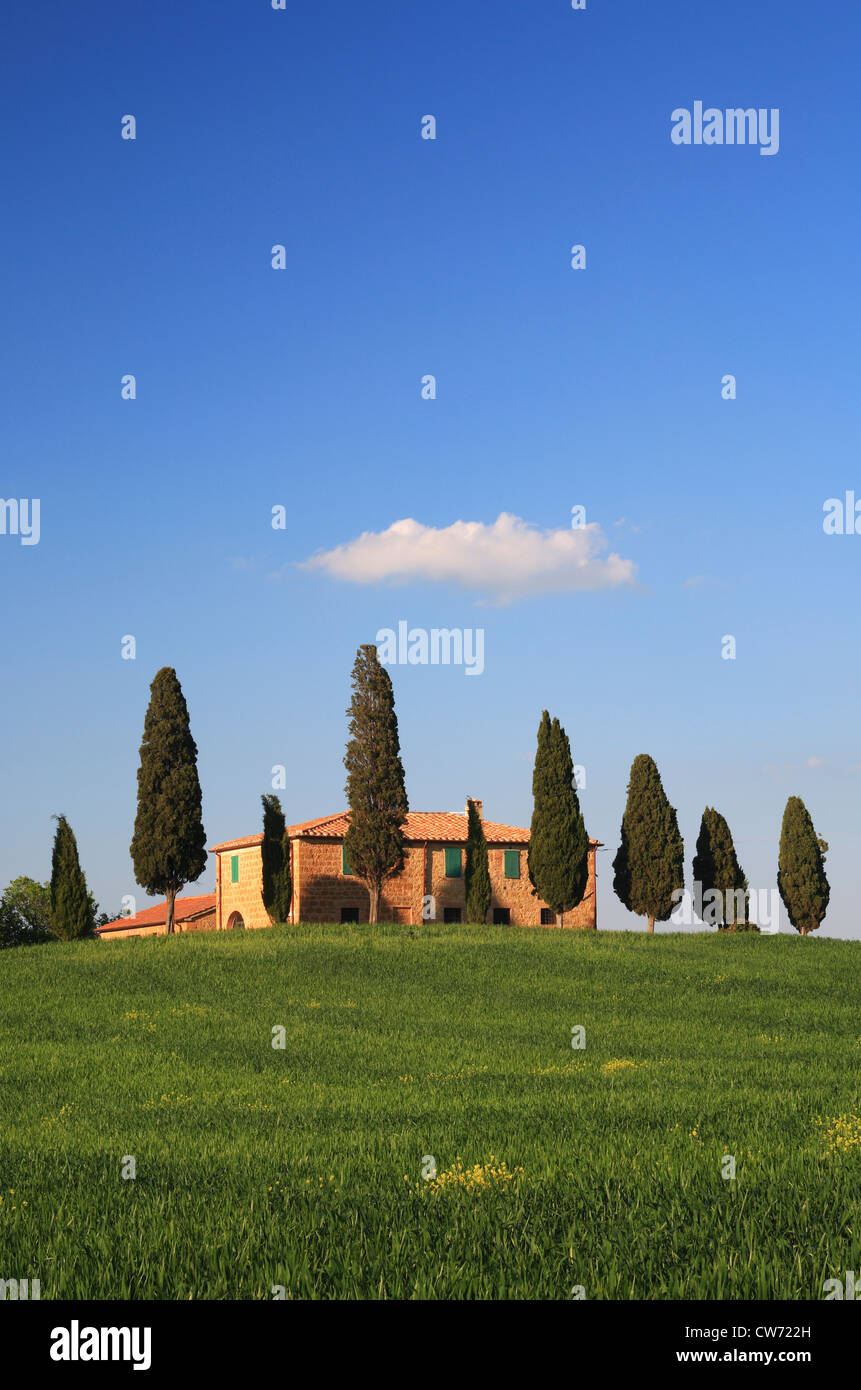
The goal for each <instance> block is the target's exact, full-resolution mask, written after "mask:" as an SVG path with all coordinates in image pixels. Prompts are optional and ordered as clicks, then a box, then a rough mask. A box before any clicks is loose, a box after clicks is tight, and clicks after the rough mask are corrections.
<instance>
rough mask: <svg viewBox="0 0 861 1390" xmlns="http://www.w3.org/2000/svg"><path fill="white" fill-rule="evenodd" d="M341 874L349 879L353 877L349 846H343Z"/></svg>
mask: <svg viewBox="0 0 861 1390" xmlns="http://www.w3.org/2000/svg"><path fill="white" fill-rule="evenodd" d="M341 873H342V874H345V875H346V876H347V877H348V878H350V877H352V874H353V870H352V869H351V868H350V861H349V860H348V858H347V846H346V845H342V846H341Z"/></svg>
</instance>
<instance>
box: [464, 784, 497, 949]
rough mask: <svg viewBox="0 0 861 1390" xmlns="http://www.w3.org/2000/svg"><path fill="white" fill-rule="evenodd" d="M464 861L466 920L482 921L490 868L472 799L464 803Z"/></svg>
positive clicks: (488, 895)
mask: <svg viewBox="0 0 861 1390" xmlns="http://www.w3.org/2000/svg"><path fill="white" fill-rule="evenodd" d="M466 808H467V811H466V863H465V865H464V871H463V886H464V890H465V892H466V920H467V921H468V922H484V921H486V920H487V912H488V909H489V907H490V897H491V888H490V869H489V867H488V862H487V840H486V839H485V838H484V826H483V825H482V823H481V816H480V815H479V813H478V807H477V806H476V804H475V802H474V801H468V802H467V803H466Z"/></svg>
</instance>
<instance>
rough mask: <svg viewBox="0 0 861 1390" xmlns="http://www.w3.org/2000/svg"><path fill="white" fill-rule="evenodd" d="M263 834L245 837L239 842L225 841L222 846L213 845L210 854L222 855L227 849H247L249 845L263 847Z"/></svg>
mask: <svg viewBox="0 0 861 1390" xmlns="http://www.w3.org/2000/svg"><path fill="white" fill-rule="evenodd" d="M262 844H263V832H262V831H261V832H260V834H259V835H243V836H241V837H240V838H239V839H238V840H224V841H223V842H222V843H221V844H220V845H213V846H212V849H211V850H210V851H209V853H210V854H221V853H222V851H224V850H227V849H247V848H248V847H249V845H262Z"/></svg>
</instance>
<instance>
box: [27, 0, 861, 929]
mask: <svg viewBox="0 0 861 1390" xmlns="http://www.w3.org/2000/svg"><path fill="white" fill-rule="evenodd" d="M4 37H5V45H4V46H5V49H6V55H5V56H6V63H5V75H4V82H3V95H2V107H3V129H4V136H5V138H4V140H3V152H2V162H3V163H2V175H3V186H4V193H5V203H6V208H7V215H6V217H5V218H4V225H3V230H2V234H0V235H2V237H3V241H4V247H3V261H4V267H5V272H6V273H5V277H4V279H5V293H4V299H5V314H4V319H5V333H4V335H3V342H2V349H0V351H2V371H0V393H2V397H3V399H2V458H3V467H2V487H0V492H2V495H3V497H4V498H10V497H15V498H39V499H40V503H41V533H40V539H39V543H38V545H33V546H24V545H21V544H20V543H19V539H18V538H17V537H14V536H10V535H0V582H2V586H3V588H2V591H3V595H4V604H3V635H4V648H5V653H6V665H5V680H4V682H3V689H2V697H0V698H2V709H3V729H4V734H5V739H4V758H3V773H4V775H3V792H4V794H3V796H2V799H0V885H2V884H5V883H6V882H7V881H8V880H9V879H10V878H12V877H14V876H15V875H17V874H20V873H26V874H29V875H32V876H33V877H37V878H40V879H41V878H46V877H47V876H48V873H49V868H50V844H51V837H52V831H53V825H52V822H51V815H52V813H54V812H63V813H65V814H66V815H67V816H68V817H69V819H70V821H71V823H72V825H73V827H74V829H75V831H76V833H77V836H78V842H79V848H80V851H81V858H82V862H83V864H84V868H85V871H86V873H87V875H88V879H89V881H90V883H91V886H92V887H93V890H94V892H95V894H96V897H97V898H98V900H99V902H100V903H101V904H102V905H103V906H105V907H106V908H107V909H108V910H112V911H113V910H117V909H118V907H119V901H120V898H121V896H122V895H123V894H126V893H134V892H137V895H138V900H139V904H140V903H142V902H143V899H144V895H143V893H142V891H141V890H139V889H137V890H136V889H135V885H134V882H133V875H132V868H131V861H130V858H129V853H128V845H129V842H130V839H131V834H132V827H133V821H134V812H135V794H136V781H135V774H136V768H137V754H138V747H139V743H140V737H141V732H142V728H143V718H144V713H145V709H146V704H147V699H148V690H149V683H150V681H151V680H152V677H153V675H154V674H155V672H156V671H157V670H158V668H159V667H161V666H163V665H172V666H175V667H176V670H177V672H178V675H179V677H180V680H181V682H182V685H183V688H184V690H185V693H186V697H187V699H188V703H189V707H190V711H191V716H192V727H193V732H194V735H195V738H196V739H197V742H198V746H199V751H200V772H201V780H202V785H203V792H204V823H205V826H206V830H207V835H208V838H209V842H210V844H214V843H216V842H217V841H218V840H220V839H225V838H229V837H232V836H236V835H242V834H248V833H251V832H253V831H254V830H256V829H257V828H258V824H259V812H260V801H259V798H260V795H261V793H262V792H265V791H268V790H269V789H270V776H271V768H272V766H273V765H275V764H284V765H285V766H286V769H287V790H286V792H284V793H282V801H283V803H284V806H285V811H286V813H287V816H288V819H290V820H301V819H307V818H310V817H312V816H315V815H322V814H324V813H326V812H330V811H333V810H337V809H340V808H341V807H342V806H343V804H344V793H343V785H344V770H343V765H342V757H343V749H344V741H345V736H346V720H345V715H344V711H345V709H346V705H347V702H348V699H349V674H350V669H351V666H352V661H353V657H354V655H355V650H356V647H357V646H358V645H359V644H360V643H363V642H369V641H373V640H374V639H375V636H376V634H377V632H378V631H379V630H381V629H382V628H385V627H392V628H394V627H396V626H397V623H398V621H399V620H406V621H408V622H409V624H410V626H411V627H423V628H426V629H431V628H433V627H448V628H464V629H466V628H475V627H477V626H480V627H482V628H483V629H484V631H485V653H486V654H485V671H484V673H483V674H482V675H481V676H480V677H476V678H472V679H471V678H468V677H466V676H465V672H464V670H463V668H458V667H455V666H450V667H442V666H438V667H433V666H403V667H395V668H393V669H392V677H393V680H394V684H395V691H396V699H397V708H398V714H399V719H400V728H401V738H402V745H403V752H404V763H405V768H406V774H407V789H408V794H409V798H410V804H411V806H412V807H413V808H414V809H417V810H453V809H461V808H462V807H463V804H464V800H465V798H466V796H468V795H472V796H477V797H481V798H482V799H483V801H484V810H485V815H486V816H487V817H488V818H490V819H495V820H501V821H508V822H514V823H517V824H528V820H529V816H530V813H531V762H532V756H533V753H534V745H535V734H536V730H537V725H538V721H539V718H540V714H541V711H542V709H543V708H545V707H546V708H548V709H549V710H550V711H551V713H553V714H555V715H558V717H559V718H560V719H561V721H562V723H563V724H564V725H565V727H566V729H567V730H568V733H569V735H570V737H571V740H572V744H573V748H574V757H575V761H576V762H577V763H580V764H582V765H583V766H584V767H585V768H586V777H587V785H586V788H585V790H584V791H583V792H582V794H581V803H582V805H583V809H584V812H585V814H586V818H587V823H588V827H589V830H590V833H592V834H593V835H595V836H597V837H598V838H599V839H601V840H603V841H604V842H605V843H606V845H607V847H608V852H607V853H605V854H604V855H603V856H602V859H601V861H600V863H599V925H600V926H602V927H637V928H639V927H640V926H642V923H641V922H639V921H635V920H634V919H632V918H630V917H629V916H628V914H627V913H626V912H625V911H624V909H623V908H622V907H621V905H620V904H619V903H618V902H617V901H616V899H615V897H614V895H613V893H612V886H611V879H612V873H611V870H610V863H609V861H610V859H611V858H612V854H613V853H614V851H615V848H616V845H617V843H618V832H619V822H620V819H621V814H622V810H623V807H624V799H625V790H626V783H627V777H628V769H629V767H630V763H631V760H632V759H633V757H634V756H635V755H636V754H637V753H640V752H648V753H651V754H652V756H653V757H654V758H655V759H656V761H657V763H658V765H659V768H660V770H661V773H662V776H663V780H664V785H665V788H666V790H667V793H668V795H669V797H670V799H671V801H672V802H673V804H674V805H675V806H676V807H677V808H678V811H679V819H680V825H681V829H682V832H683V835H684V837H685V842H686V862H687V868H688V877H689V878H690V860H691V856H692V854H693V850H694V842H695V839H696V834H697V829H698V826H699V818H700V815H701V813H702V810H703V808H704V806H705V805H707V804H708V805H713V806H716V807H717V808H718V809H719V810H721V811H722V812H723V814H724V815H725V816H726V817H727V819H728V821H729V823H730V826H731V828H732V830H733V833H734V835H735V839H736V845H737V849H738V852H739V856H740V858H741V861H742V863H743V866H744V868H745V870H746V872H747V874H748V878H749V880H750V882H751V884H752V885H754V886H756V887H759V888H768V887H771V886H773V885H774V883H775V876H776V860H777V845H778V836H779V830H780V821H781V816H782V812H783V807H784V804H785V801H786V798H787V796H789V795H791V794H797V795H800V796H802V797H803V798H804V800H805V802H806V804H807V806H808V808H809V810H810V812H811V815H812V816H813V819H814V822H815V824H816V827H817V829H818V831H819V832H820V833H821V834H822V835H823V836H824V837H825V838H826V839H827V840H828V841H829V844H830V847H831V848H830V853H829V856H828V862H827V869H828V873H829V877H830V879H831V884H832V898H831V907H830V909H829V913H828V916H827V918H826V920H825V923H824V925H823V928H822V934H823V935H826V934H827V935H841V936H858V935H859V934H861V932H859V922H858V917H857V913H856V911H855V901H856V897H857V894H858V891H859V887H861V881H860V880H861V870H859V856H858V854H857V852H856V844H857V842H858V838H859V833H861V825H859V812H858V803H859V789H861V746H859V737H858V732H857V714H856V711H857V706H858V677H859V654H858V645H857V641H856V638H855V632H856V623H855V614H856V608H857V579H856V576H857V569H858V565H859V563H861V537H859V536H850V535H843V536H830V535H826V534H825V533H824V531H823V526H822V520H823V503H824V502H825V500H826V499H828V498H831V497H842V496H843V495H844V493H845V492H846V491H847V490H850V489H854V488H857V490H858V493H859V497H861V475H859V470H858V467H857V456H858V437H859V423H861V420H859V415H861V408H859V393H858V389H857V373H858V365H857V364H858V360H859V341H858V339H859V334H861V326H859V324H861V320H859V315H858V311H857V293H856V290H855V287H856V284H857V229H858V226H859V225H861V215H859V214H861V209H859V201H861V199H859V191H858V180H857V178H856V173H855V171H856V166H857V130H858V109H857V74H856V71H855V68H856V62H855V55H856V54H857V51H858V42H859V39H861V16H859V13H858V11H857V8H856V7H853V6H850V5H849V4H833V5H830V6H827V7H825V8H824V9H823V8H822V7H820V8H818V9H817V8H816V7H813V6H809V5H807V4H801V3H800V2H796V3H787V0H761V3H759V4H757V6H756V7H755V8H754V9H752V7H751V6H750V5H749V4H745V3H740V2H738V3H737V2H736V0H729V3H724V4H722V5H720V6H712V7H708V8H703V7H700V6H693V5H691V4H690V3H689V0H671V3H664V4H645V3H633V0H623V2H622V3H614V4H612V5H611V4H609V3H602V2H601V0H588V4H587V9H586V11H584V12H574V11H572V10H571V8H570V5H568V4H566V3H565V0H553V2H552V3H551V2H550V0H541V2H540V3H535V4H529V5H526V4H523V3H522V2H521V0H517V2H516V3H515V0H500V2H497V3H490V0H470V2H469V3H465V2H464V0H437V3H434V4H433V5H420V4H417V3H413V4H393V3H391V4H383V3H362V4H347V3H331V4H324V3H302V2H300V0H288V9H287V11H286V12H278V11H273V10H272V9H271V7H270V5H269V3H268V0H266V3H264V0H242V3H239V0H236V2H235V3H226V0H222V3H219V2H218V0H215V2H214V3H202V0H196V2H195V0H189V3H185V4H183V5H181V6H175V5H171V4H168V3H166V0H157V2H156V3H149V4H147V5H143V4H140V3H138V4H131V5H128V6H125V7H123V8H122V9H121V10H119V11H118V10H117V9H116V7H115V6H113V5H111V6H108V5H107V4H103V3H93V4H90V5H88V6H86V7H84V8H83V9H81V8H79V7H69V6H67V5H64V4H60V3H48V4H43V5H39V6H36V7H25V6H23V5H17V6H15V8H14V10H13V11H12V12H10V14H9V15H8V16H7V20H6V32H5V35H4ZM697 100H702V101H703V102H704V103H705V105H706V106H709V105H713V106H714V107H716V108H720V109H724V108H728V107H737V106H741V107H751V106H752V107H755V108H760V107H762V108H767V109H769V110H770V109H771V108H777V109H779V112H780V149H779V153H778V154H777V155H775V156H772V157H763V156H761V155H760V153H759V151H758V148H757V147H755V146H754V147H739V146H736V147H729V146H712V147H706V146H688V147H680V146H676V145H674V144H673V143H672V141H671V139H670V129H671V113H672V111H673V110H674V109H675V108H679V107H686V108H693V104H694V102H695V101H697ZM126 114H133V115H134V116H135V118H136V122H137V131H136V139H135V140H134V141H128V140H123V139H121V120H122V117H123V116H125V115H126ZM426 114H433V115H434V116H435V117H436V120H437V138H436V140H434V141H430V140H423V139H421V135H420V126H421V120H422V117H423V116H425V115H426ZM278 243H281V244H283V245H285V246H286V248H287V268H286V270H284V271H276V270H273V269H272V267H271V263H270V261H271V248H272V246H273V245H275V244H278ZM574 244H582V245H584V246H585V247H586V251H587V266H586V269H585V270H582V271H575V270H572V268H571V266H570V248H571V246H572V245H574ZM126 373H133V374H134V376H135V378H136V383H137V398H136V399H135V400H134V401H128V400H123V399H121V385H120V383H121V378H122V377H123V376H124V374H126ZM428 373H431V374H433V375H434V376H435V377H436V379H437V397H436V399H435V400H431V401H428V400H423V399H422V397H421V381H422V378H423V376H425V375H426V374H428ZM725 374H733V375H734V376H735V377H736V379H737V399H735V400H732V401H727V400H724V399H722V395H721V381H722V378H723V377H724V375H725ZM576 504H582V505H584V506H585V507H586V511H587V520H588V522H589V523H590V524H597V525H598V526H599V527H600V528H601V533H602V535H603V537H604V539H605V542H606V548H605V549H604V550H603V551H602V552H601V553H600V556H599V560H605V559H606V557H607V556H608V555H610V554H611V553H615V554H617V555H618V556H620V557H621V558H622V559H623V560H624V561H626V562H629V564H630V566H631V568H632V571H633V570H635V574H636V578H635V580H634V582H632V583H629V584H619V585H607V586H604V587H598V588H597V589H594V590H591V591H584V590H582V589H577V588H572V589H570V590H568V591H565V592H555V593H538V594H527V595H525V596H523V597H517V598H514V599H513V600H512V601H511V602H507V603H500V602H498V601H496V599H495V597H494V595H493V594H492V593H489V592H487V591H485V592H482V586H481V584H480V583H478V582H473V581H470V582H469V583H466V582H464V583H461V584H458V583H457V582H453V581H447V582H436V581H434V580H431V579H429V578H428V577H426V576H422V575H421V574H418V575H413V576H411V578H410V579H409V582H406V583H400V584H394V583H392V582H390V581H385V580H384V581H381V582H378V583H374V584H367V583H357V582H352V581H351V580H350V579H338V578H334V577H332V576H331V575H329V574H327V573H326V572H325V571H323V570H321V569H310V570H309V569H302V568H300V567H299V566H300V564H301V563H302V562H304V561H306V560H307V559H308V558H309V557H310V556H312V555H315V554H317V553H318V552H329V551H331V550H333V549H334V548H335V547H338V546H348V545H349V544H350V543H351V542H353V541H355V539H356V538H357V537H359V536H360V534H362V533H364V532H370V533H374V534H377V535H379V533H383V532H386V531H387V530H388V528H389V527H390V526H392V524H393V523H395V522H397V521H399V520H402V519H404V518H413V519H415V520H416V521H417V522H418V523H420V524H421V525H422V526H424V527H427V528H433V531H434V533H436V532H439V531H444V530H445V528H448V527H450V526H451V525H453V524H454V523H455V522H458V521H467V522H478V523H481V524H482V525H483V526H485V527H491V526H492V525H493V523H494V522H495V521H496V519H497V518H498V517H499V515H500V514H501V513H508V514H511V515H514V516H516V517H519V518H522V519H523V521H524V523H526V524H527V526H528V527H529V528H532V529H533V530H534V533H535V535H536V536H537V537H539V538H541V537H543V538H544V539H545V540H546V538H547V536H548V534H551V533H554V532H559V531H563V530H564V531H568V532H569V533H570V529H571V528H570V517H571V508H572V506H574V505H576ZM277 505H283V506H284V507H285V508H286V526H285V528H284V529H283V530H278V531H275V530H273V529H272V526H271V512H272V507H273V506H277ZM530 534H532V531H530ZM596 544H597V540H596ZM395 577H397V576H395ZM127 634H132V635H134V637H135V639H136V645H137V656H136V659H135V660H134V661H125V660H123V659H122V657H121V639H122V638H123V637H124V636H125V635H127ZM727 634H731V635H733V636H734V637H735V639H736V659H735V660H723V659H722V657H721V644H722V638H723V637H724V635H727ZM213 882H214V874H213V872H212V871H211V870H210V871H209V872H208V873H207V874H206V875H205V876H204V877H203V878H202V879H201V880H199V882H198V885H197V888H196V890H195V889H191V890H190V891H204V890H206V889H208V888H210V887H211V886H212V884H213ZM785 926H786V923H785V920H784V927H785Z"/></svg>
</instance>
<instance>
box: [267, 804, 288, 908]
mask: <svg viewBox="0 0 861 1390" xmlns="http://www.w3.org/2000/svg"><path fill="white" fill-rule="evenodd" d="M260 799H261V801H262V802H263V844H262V846H261V852H262V858H263V905H264V907H265V908H266V911H267V912H268V913H269V916H270V917H271V918H272V920H273V922H286V921H287V919H288V917H289V915H290V899H291V897H292V895H293V885H292V883H291V880H290V841H289V840H288V839H287V826H286V824H285V821H284V812H283V811H282V810H281V802H280V800H279V799H278V797H277V796H272V795H270V796H262V797H261V798H260Z"/></svg>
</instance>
